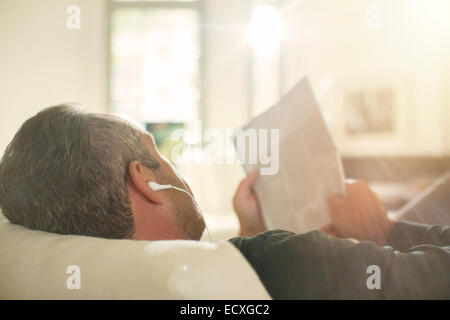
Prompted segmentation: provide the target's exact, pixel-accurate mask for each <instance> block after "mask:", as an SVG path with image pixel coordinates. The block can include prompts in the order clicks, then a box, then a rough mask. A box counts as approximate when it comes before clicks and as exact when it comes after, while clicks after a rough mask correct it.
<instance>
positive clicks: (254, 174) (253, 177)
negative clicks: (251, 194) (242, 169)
mask: <svg viewBox="0 0 450 320" xmlns="http://www.w3.org/2000/svg"><path fill="white" fill-rule="evenodd" d="M256 178H258V171H257V170H255V171H252V172H250V173H249V174H248V175H247V177H246V178H245V179H244V180H245V182H246V184H248V185H249V186H251V185H253V183H254V182H255V181H256Z"/></svg>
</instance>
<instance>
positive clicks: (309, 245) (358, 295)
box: [230, 225, 450, 299]
mask: <svg viewBox="0 0 450 320" xmlns="http://www.w3.org/2000/svg"><path fill="white" fill-rule="evenodd" d="M397 227H398V226H397ZM400 227H401V228H402V230H403V228H405V229H407V228H408V227H409V225H400ZM411 228H415V227H414V226H413V227H411ZM399 230H400V228H399V229H398V230H397V229H396V230H392V232H393V238H395V237H396V236H397V233H396V232H397V231H399ZM414 230H416V229H414ZM432 230H434V229H432ZM404 231H406V230H404ZM411 232H413V231H412V230H411ZM433 232H434V231H433ZM438 233H440V232H438ZM431 238H432V239H434V237H431ZM421 239H422V240H423V239H426V237H425V238H421ZM230 241H231V242H232V243H233V244H234V245H235V246H236V247H237V248H238V249H239V250H240V251H241V252H242V254H243V255H244V256H245V257H246V259H247V260H248V261H249V263H250V264H251V265H252V267H253V268H254V269H255V271H256V272H257V274H258V276H259V277H260V279H261V281H262V283H263V284H264V286H265V287H266V289H267V290H268V292H269V293H270V294H271V296H272V298H274V299H442V298H444V299H449V298H450V272H449V270H450V246H448V243H447V245H446V244H445V242H443V243H441V242H440V243H439V244H443V245H442V246H439V245H436V243H434V244H425V245H420V246H416V247H413V248H412V249H411V248H410V249H411V250H410V251H408V252H400V251H398V250H394V249H393V248H392V247H390V246H386V247H379V246H377V245H376V244H375V243H373V242H370V241H362V242H359V243H356V242H354V241H351V240H344V239H338V238H335V237H332V236H330V235H329V234H327V233H325V232H322V231H312V232H308V233H304V234H294V233H292V232H288V231H283V230H272V231H266V232H264V233H260V234H258V235H256V236H254V237H252V238H245V237H238V238H234V239H231V240H230ZM433 241H434V240H433ZM419 242H420V241H419ZM414 244H417V242H414ZM400 245H404V244H403V243H401V244H400ZM370 266H376V267H378V268H379V271H380V272H379V274H380V288H379V289H377V288H373V287H372V288H369V287H370V286H368V285H367V283H368V281H369V278H370V277H371V276H372V272H373V271H371V270H372V269H370V268H369V267H370Z"/></svg>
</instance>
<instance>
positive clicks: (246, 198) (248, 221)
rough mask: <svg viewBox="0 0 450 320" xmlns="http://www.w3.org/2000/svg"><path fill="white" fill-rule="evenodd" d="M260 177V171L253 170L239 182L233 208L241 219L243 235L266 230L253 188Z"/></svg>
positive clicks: (251, 234)
mask: <svg viewBox="0 0 450 320" xmlns="http://www.w3.org/2000/svg"><path fill="white" fill-rule="evenodd" d="M257 177H258V172H257V171H253V172H251V173H250V174H249V175H248V176H247V177H246V178H244V180H242V181H241V183H240V184H239V186H238V188H237V190H236V193H235V195H234V198H233V208H234V211H235V212H236V215H237V217H238V219H239V224H240V230H239V235H240V236H242V237H251V236H254V235H255V234H258V233H260V232H263V231H265V230H266V228H265V226H264V223H263V220H262V216H261V211H260V209H259V204H258V200H257V199H256V197H255V195H254V194H253V191H252V189H251V187H252V185H253V183H254V182H255V181H256V178H257Z"/></svg>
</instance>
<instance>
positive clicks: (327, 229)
mask: <svg viewBox="0 0 450 320" xmlns="http://www.w3.org/2000/svg"><path fill="white" fill-rule="evenodd" d="M320 230H322V231H324V232H326V233H329V234H331V235H332V236H334V237H339V235H338V233H337V231H336V229H335V228H334V227H333V225H332V224H327V225H326V226H323V227H322V228H320Z"/></svg>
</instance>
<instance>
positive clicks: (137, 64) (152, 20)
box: [110, 0, 201, 137]
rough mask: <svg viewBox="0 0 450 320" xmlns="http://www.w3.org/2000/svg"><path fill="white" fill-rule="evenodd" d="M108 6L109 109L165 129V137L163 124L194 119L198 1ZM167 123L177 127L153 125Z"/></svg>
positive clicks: (197, 106)
mask: <svg viewBox="0 0 450 320" xmlns="http://www.w3.org/2000/svg"><path fill="white" fill-rule="evenodd" d="M110 4H111V12H110V28H111V38H110V40H111V43H110V105H111V111H112V112H113V113H115V114H123V115H125V116H128V117H131V118H133V119H135V120H139V121H140V122H142V123H143V124H144V125H145V126H146V127H147V128H148V129H150V128H153V129H155V130H157V128H164V135H165V136H167V128H171V127H174V128H175V127H179V124H180V123H183V122H187V121H194V120H198V119H199V117H200V101H201V92H200V86H201V76H200V75H201V73H200V40H201V39H200V1H149V0H147V1H123V0H122V1H111V3H110ZM168 123H169V124H170V123H176V124H177V125H176V126H170V125H169V126H167V125H162V126H159V125H157V124H168ZM156 134H158V133H157V132H156ZM169 137H170V135H169Z"/></svg>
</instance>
